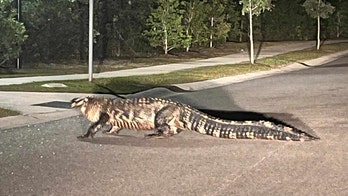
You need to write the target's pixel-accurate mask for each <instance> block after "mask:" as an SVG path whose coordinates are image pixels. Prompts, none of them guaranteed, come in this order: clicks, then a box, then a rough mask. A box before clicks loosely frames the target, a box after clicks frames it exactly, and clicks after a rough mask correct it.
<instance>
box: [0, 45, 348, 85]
mask: <svg viewBox="0 0 348 196" xmlns="http://www.w3.org/2000/svg"><path fill="white" fill-rule="evenodd" d="M346 41H348V40H332V41H327V42H326V44H328V43H337V42H346ZM314 46H315V41H304V42H303V41H301V42H292V43H287V44H286V45H277V46H269V47H265V48H263V49H262V50H261V51H260V53H259V55H258V57H257V58H264V57H270V56H275V55H278V54H283V53H287V52H291V51H296V50H303V49H305V48H310V47H314ZM245 61H249V54H248V53H247V52H242V53H236V54H231V55H227V56H222V57H216V58H209V59H203V60H197V61H191V62H183V63H172V64H165V65H157V66H151V67H142V68H136V69H126V70H119V71H111V72H103V73H95V74H94V76H93V77H94V78H111V77H126V76H134V75H150V74H162V73H169V72H172V71H177V70H183V69H192V68H197V67H207V66H214V65H224V64H236V63H240V62H245ZM79 79H88V74H72V75H58V76H37V77H21V78H1V79H0V85H11V84H23V83H30V82H38V81H58V80H79Z"/></svg>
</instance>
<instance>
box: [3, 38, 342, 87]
mask: <svg viewBox="0 0 348 196" xmlns="http://www.w3.org/2000/svg"><path fill="white" fill-rule="evenodd" d="M347 49H348V43H338V44H329V45H323V46H322V47H321V49H320V50H319V51H317V50H316V49H315V48H314V47H313V48H310V49H305V50H302V51H295V52H289V53H285V54H281V55H277V56H274V57H269V58H264V59H260V60H257V61H256V62H257V64H255V65H251V64H249V63H247V62H246V63H241V64H230V65H219V66H211V67H200V68H195V69H189V70H181V71H174V72H171V73H168V74H156V75H148V76H131V77H117V78H100V79H94V81H93V82H92V83H90V82H88V81H87V80H70V81H57V82H59V83H64V84H65V85H67V86H68V87H66V88H45V87H41V85H42V84H45V83H47V82H34V83H28V84H21V85H9V86H0V90H2V91H6V90H11V91H37V92H81V93H122V94H127V93H134V92H138V91H142V90H146V89H150V88H154V87H159V86H162V87H169V86H170V85H171V84H179V83H187V82H195V81H202V80H209V79H215V78H221V77H225V76H231V75H237V74H243V73H248V72H255V71H261V70H269V69H272V68H276V67H281V66H284V65H287V64H290V63H293V62H298V61H304V60H308V59H314V58H318V57H321V56H324V55H327V54H331V53H335V52H338V51H342V50H347ZM52 82H54V81H52Z"/></svg>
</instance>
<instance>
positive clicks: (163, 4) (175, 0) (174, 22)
mask: <svg viewBox="0 0 348 196" xmlns="http://www.w3.org/2000/svg"><path fill="white" fill-rule="evenodd" d="M183 14H184V9H182V8H181V7H180V1H179V0H159V1H158V7H157V8H155V9H154V10H153V11H152V13H151V15H150V16H149V18H148V19H147V26H148V27H149V28H150V29H149V30H145V31H144V35H145V36H146V37H147V38H148V40H149V42H150V45H151V46H152V47H158V46H161V47H162V49H163V51H164V54H168V52H169V51H170V50H172V49H174V48H178V47H187V45H188V43H189V42H190V40H191V37H190V36H188V35H186V34H185V30H184V27H183V25H182V18H183Z"/></svg>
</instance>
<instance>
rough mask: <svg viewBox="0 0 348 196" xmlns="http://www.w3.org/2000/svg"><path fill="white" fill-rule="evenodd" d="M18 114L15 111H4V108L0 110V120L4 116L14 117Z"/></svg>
mask: <svg viewBox="0 0 348 196" xmlns="http://www.w3.org/2000/svg"><path fill="white" fill-rule="evenodd" d="M19 114H20V113H19V112H17V111H13V110H9V109H5V108H0V118H2V117H6V116H16V115H19Z"/></svg>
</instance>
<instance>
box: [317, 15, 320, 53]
mask: <svg viewBox="0 0 348 196" xmlns="http://www.w3.org/2000/svg"><path fill="white" fill-rule="evenodd" d="M317 19H318V32H317V50H319V48H320V16H319V15H318V18H317Z"/></svg>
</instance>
